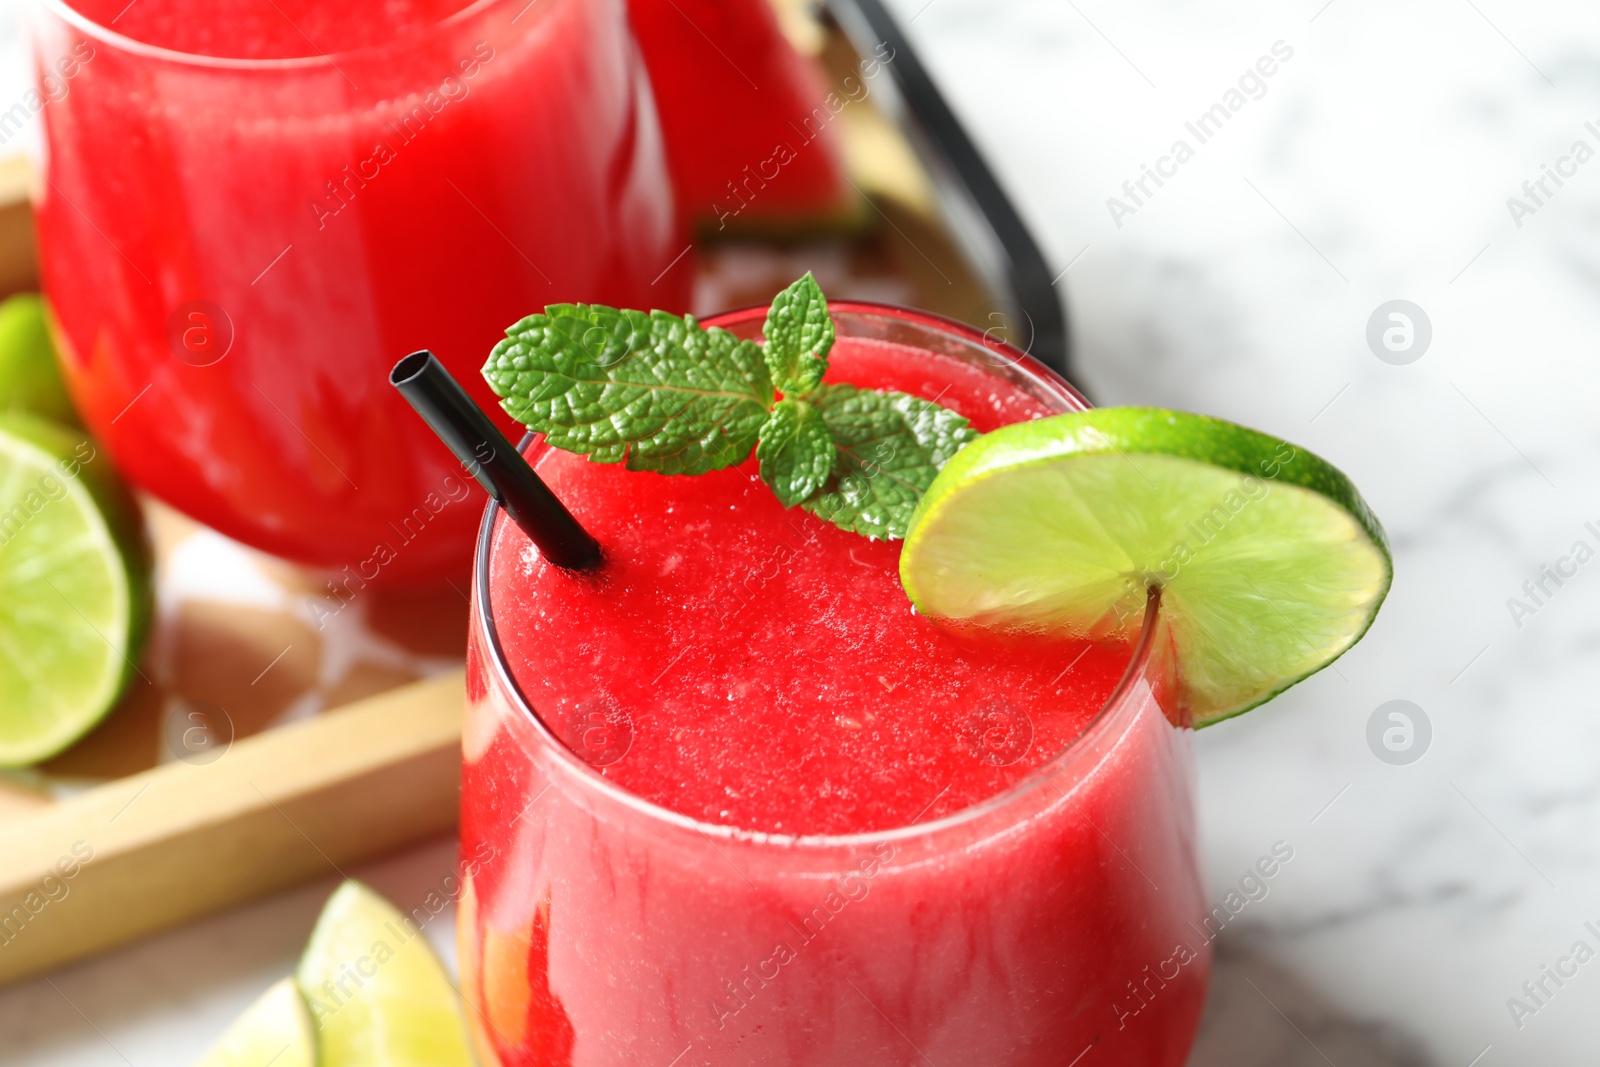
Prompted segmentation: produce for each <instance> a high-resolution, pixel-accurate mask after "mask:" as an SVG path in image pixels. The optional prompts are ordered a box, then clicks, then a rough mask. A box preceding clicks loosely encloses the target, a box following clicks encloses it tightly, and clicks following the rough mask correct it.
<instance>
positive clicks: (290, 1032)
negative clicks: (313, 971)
mask: <svg viewBox="0 0 1600 1067" xmlns="http://www.w3.org/2000/svg"><path fill="white" fill-rule="evenodd" d="M316 1064H317V1041H316V1035H315V1034H314V1033H313V1032H312V1029H311V1015H310V1013H309V1012H307V1011H306V1002H305V1000H304V999H303V998H302V997H301V996H300V989H299V987H298V986H296V985H295V984H294V979H292V978H285V979H284V980H283V981H281V982H279V983H277V984H276V985H274V986H273V987H272V988H271V989H269V990H267V991H266V992H265V993H263V994H261V998H260V999H259V1000H257V1001H256V1002H255V1003H254V1004H252V1005H250V1006H249V1007H248V1008H246V1009H245V1011H244V1014H243V1015H241V1016H239V1017H238V1018H237V1019H235V1020H234V1021H233V1025H232V1026H229V1027H228V1029H227V1030H226V1031H224V1032H223V1034H222V1036H221V1037H220V1038H218V1039H217V1043H216V1044H215V1045H212V1046H211V1048H210V1049H209V1050H208V1051H207V1052H206V1054H205V1055H204V1056H202V1057H201V1058H200V1060H199V1062H197V1063H196V1064H195V1067H316Z"/></svg>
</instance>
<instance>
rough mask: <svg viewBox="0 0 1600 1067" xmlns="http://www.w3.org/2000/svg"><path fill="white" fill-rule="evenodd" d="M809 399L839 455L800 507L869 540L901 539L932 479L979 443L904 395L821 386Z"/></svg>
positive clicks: (950, 418) (952, 419)
mask: <svg viewBox="0 0 1600 1067" xmlns="http://www.w3.org/2000/svg"><path fill="white" fill-rule="evenodd" d="M810 399H811V403H812V404H813V405H814V406H815V407H816V409H817V410H818V411H819V412H820V413H821V414H822V419H823V422H824V423H825V424H826V425H827V427H828V431H829V433H831V434H832V435H833V443H834V448H835V453H836V454H835V457H834V464H833V477H832V478H831V479H830V480H829V482H828V485H827V487H826V488H825V489H824V490H823V491H822V492H821V493H820V494H818V495H817V496H814V497H812V498H811V499H809V500H807V501H805V502H804V504H803V505H802V506H803V507H804V508H805V509H806V510H807V511H810V512H812V513H813V514H815V515H817V516H819V517H820V518H823V519H826V520H828V521H829V522H831V523H833V524H834V525H835V526H839V527H841V528H843V529H846V530H850V531H852V532H854V533H858V534H862V535H864V536H866V537H873V538H886V539H890V540H893V539H896V538H901V537H904V536H905V535H906V529H907V527H908V526H909V525H910V522H911V513H912V512H913V511H915V510H916V507H917V502H918V501H919V500H921V499H922V494H923V493H924V492H925V491H926V490H927V488H928V485H929V484H930V483H931V482H932V481H933V477H934V475H936V474H938V473H939V469H940V468H941V467H943V466H944V465H945V463H947V462H948V461H949V459H950V457H951V456H953V455H955V454H956V453H957V452H958V451H960V450H961V448H962V446H964V445H966V444H967V443H968V442H970V441H975V440H977V438H978V432H977V431H976V430H974V429H972V427H970V426H969V425H967V420H966V419H964V418H962V417H961V416H960V415H957V414H956V413H955V412H953V411H951V410H949V409H948V408H942V407H940V406H939V405H938V404H934V403H930V402H929V401H926V400H922V399H920V398H918V397H914V396H910V395H908V394H906V393H889V392H876V391H873V390H867V389H857V388H856V387H855V386H853V385H824V386H822V388H820V389H818V390H817V392H816V393H815V394H813V395H812V397H811V398H810Z"/></svg>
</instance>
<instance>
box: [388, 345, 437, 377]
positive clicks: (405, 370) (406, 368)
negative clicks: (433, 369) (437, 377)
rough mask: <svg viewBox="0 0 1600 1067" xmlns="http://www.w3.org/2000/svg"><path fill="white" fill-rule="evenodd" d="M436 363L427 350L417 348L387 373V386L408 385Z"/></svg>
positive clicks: (432, 355)
mask: <svg viewBox="0 0 1600 1067" xmlns="http://www.w3.org/2000/svg"><path fill="white" fill-rule="evenodd" d="M438 362H439V361H438V359H436V358H435V357H434V354H433V353H432V352H430V351H429V350H428V349H426V348H419V349H417V350H416V351H415V352H413V353H411V354H410V355H409V356H406V357H405V358H404V359H402V360H401V361H400V362H398V363H396V364H395V365H394V370H392V371H390V372H389V384H390V385H393V386H401V385H409V384H410V383H412V382H414V381H416V380H417V379H418V378H419V377H421V376H422V374H423V373H424V372H425V371H427V370H428V368H429V366H430V365H431V364H437V363H438Z"/></svg>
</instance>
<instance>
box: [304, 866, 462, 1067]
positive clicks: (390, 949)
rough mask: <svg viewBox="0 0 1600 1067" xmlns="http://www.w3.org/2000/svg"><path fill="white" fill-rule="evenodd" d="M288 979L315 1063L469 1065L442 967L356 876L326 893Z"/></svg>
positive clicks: (340, 1066) (411, 927)
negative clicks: (306, 1017)
mask: <svg viewBox="0 0 1600 1067" xmlns="http://www.w3.org/2000/svg"><path fill="white" fill-rule="evenodd" d="M295 979H296V981H298V982H299V984H300V992H301V993H302V994H304V995H305V998H306V1003H307V1004H308V1005H309V1006H310V1008H311V1014H312V1017H313V1019H314V1020H315V1024H316V1030H317V1048H318V1051H319V1052H320V1060H321V1063H322V1067H379V1065H381V1067H472V1062H473V1061H472V1054H471V1053H470V1052H469V1051H468V1050H467V1032H466V1025H465V1022H464V1021H463V1019H462V1017H461V1002H460V999H459V997H458V996H457V995H456V989H455V986H453V985H451V983H450V977H449V975H447V974H446V973H445V969H444V965H443V964H442V963H440V962H439V957H438V956H436V955H435V954H434V951H433V949H432V948H431V947H430V946H429V944H428V939H427V938H426V937H425V936H423V934H422V932H421V930H419V929H418V928H417V927H416V925H415V924H414V923H412V922H411V921H410V920H409V919H407V918H406V917H405V916H403V915H401V914H400V912H399V911H398V910H396V909H395V907H394V905H392V904H390V903H389V902H388V901H387V900H385V899H383V898H382V897H381V896H379V895H378V894H377V893H374V892H373V891H372V890H371V889H368V888H367V887H366V886H364V885H362V884H361V883H360V882H355V881H349V882H345V883H344V884H343V885H341V886H340V887H339V888H338V889H336V890H335V891H334V893H333V896H331V897H329V898H328V903H327V904H325V905H324V906H323V909H322V915H321V916H320V917H319V918H318V919H317V925H316V928H315V929H314V930H313V931H312V933H311V940H310V942H309V943H307V945H306V950H305V954H304V955H303V956H301V957H300V967H299V970H298V971H296V972H295Z"/></svg>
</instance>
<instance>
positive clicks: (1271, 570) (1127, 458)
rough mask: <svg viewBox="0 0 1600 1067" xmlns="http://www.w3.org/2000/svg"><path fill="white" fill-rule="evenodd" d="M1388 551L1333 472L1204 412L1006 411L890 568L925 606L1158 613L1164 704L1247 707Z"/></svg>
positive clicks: (1267, 691)
mask: <svg viewBox="0 0 1600 1067" xmlns="http://www.w3.org/2000/svg"><path fill="white" fill-rule="evenodd" d="M1392 574H1393V571H1392V567H1391V564H1390V560H1389V549H1388V544H1387V542H1386V541H1385V539H1384V535H1383V528H1382V527H1381V526H1379V525H1378V520H1377V519H1376V518H1374V517H1373V514H1372V512H1371V511H1370V510H1369V509H1368V507H1367V505H1366V502H1365V501H1363V500H1362V499H1361V495H1360V494H1359V493H1357V492H1356V489H1355V486H1353V485H1352V484H1351V483H1350V480H1349V479H1348V478H1346V477H1345V476H1344V475H1343V474H1341V473H1340V472H1339V471H1338V470H1336V469H1334V468H1333V467H1332V466H1330V465H1329V464H1328V463H1326V462H1324V461H1323V460H1321V459H1318V458H1317V457H1316V456H1313V455H1312V454H1311V453H1309V452H1307V451H1305V450H1304V449H1302V448H1297V447H1295V446H1294V445H1290V444H1288V443H1287V442H1284V441H1280V440H1278V439H1277V438H1274V437H1269V436H1267V435H1266V434H1262V433H1257V432H1255V431H1254V430H1247V429H1245V428H1244V427H1242V426H1235V425H1234V424H1232V423H1229V422H1224V421H1222V420H1221V419H1213V418H1208V417H1206V416H1203V415H1190V414H1184V413H1181V412H1175V411H1160V410H1155V409H1150V408H1101V409H1098V410H1094V411H1085V412H1079V413H1076V414H1071V415H1057V416H1054V417H1051V418H1046V419H1039V420H1037V421H1034V422H1026V423H1018V424H1016V425H1013V426H1007V427H1004V428H1002V429H1000V430H997V431H995V432H994V433H990V434H986V435H985V436H983V437H981V438H979V439H978V440H977V441H974V442H973V443H972V444H970V445H968V446H967V447H966V448H964V449H962V450H961V451H960V452H958V453H956V455H955V457H954V458H952V459H951V460H950V462H949V463H948V464H946V465H945V467H944V469H943V470H942V471H940V472H939V474H938V476H937V477H936V478H934V480H933V484H932V485H930V486H929V487H928V491H927V493H926V494H925V495H924V496H923V498H922V502H921V504H920V505H918V507H917V510H916V513H915V514H914V515H913V516H912V519H911V525H910V529H909V531H908V532H907V534H906V540H905V545H904V548H903V550H902V552H901V555H900V580H901V582H902V583H903V584H904V585H905V588H906V593H907V595H909V596H910V597H911V601H912V603H914V604H915V605H916V606H917V610H918V611H920V612H922V613H923V614H925V615H927V616H930V617H932V618H935V619H946V620H952V621H956V622H960V623H975V624H979V625H984V626H991V627H999V628H1007V629H1019V630H1033V631H1040V632H1051V633H1062V634H1071V635H1079V636H1087V637H1106V636H1116V637H1121V638H1124V639H1128V638H1131V637H1132V636H1133V635H1134V634H1136V633H1138V630H1139V626H1140V624H1141V623H1142V621H1143V618H1144V611H1145V604H1146V599H1147V593H1148V590H1149V589H1150V588H1151V587H1152V586H1159V587H1160V588H1161V602H1162V612H1163V613H1164V614H1165V616H1166V617H1167V620H1168V621H1169V623H1170V625H1171V627H1172V646H1173V651H1174V652H1175V653H1176V667H1177V681H1178V690H1179V692H1178V700H1179V701H1180V703H1181V704H1182V705H1183V706H1182V707H1181V708H1179V709H1169V710H1179V711H1184V712H1187V715H1188V718H1189V720H1190V721H1191V722H1193V723H1194V724H1195V725H1197V726H1205V725H1208V724H1210V723H1213V722H1217V721H1218V720H1221V719H1225V718H1228V717H1229V716H1231V715H1237V714H1239V713H1240V712H1242V711H1246V710H1248V709H1250V708H1252V707H1254V706H1255V705H1257V704H1259V703H1261V702H1262V701H1264V700H1267V699H1268V698H1270V697H1272V696H1273V695H1274V694H1276V693H1279V692H1282V691H1283V690H1284V689H1287V688H1288V687H1289V686H1291V685H1293V684H1294V683H1295V682H1298V681H1300V680H1301V679H1303V678H1305V677H1306V676H1308V675H1310V674H1313V673H1315V672H1316V671H1318V670H1321V669H1322V668H1323V667H1326V666H1327V665H1328V664H1329V663H1331V662H1333V661H1334V660H1335V659H1337V658H1338V657H1339V656H1340V655H1341V654H1342V653H1343V652H1344V651H1345V650H1346V649H1348V648H1349V647H1350V646H1351V645H1353V644H1355V642H1356V641H1357V640H1358V639H1359V638H1360V637H1361V635H1362V634H1363V633H1365V632H1366V630H1367V627H1368V626H1370V625H1371V624H1372V619H1373V617H1374V616H1375V615H1376V614H1377V611H1378V605H1379V604H1381V603H1382V602H1383V598H1384V596H1385V595H1386V594H1387V593H1388V591H1389V582H1390V579H1391V577H1392Z"/></svg>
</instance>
